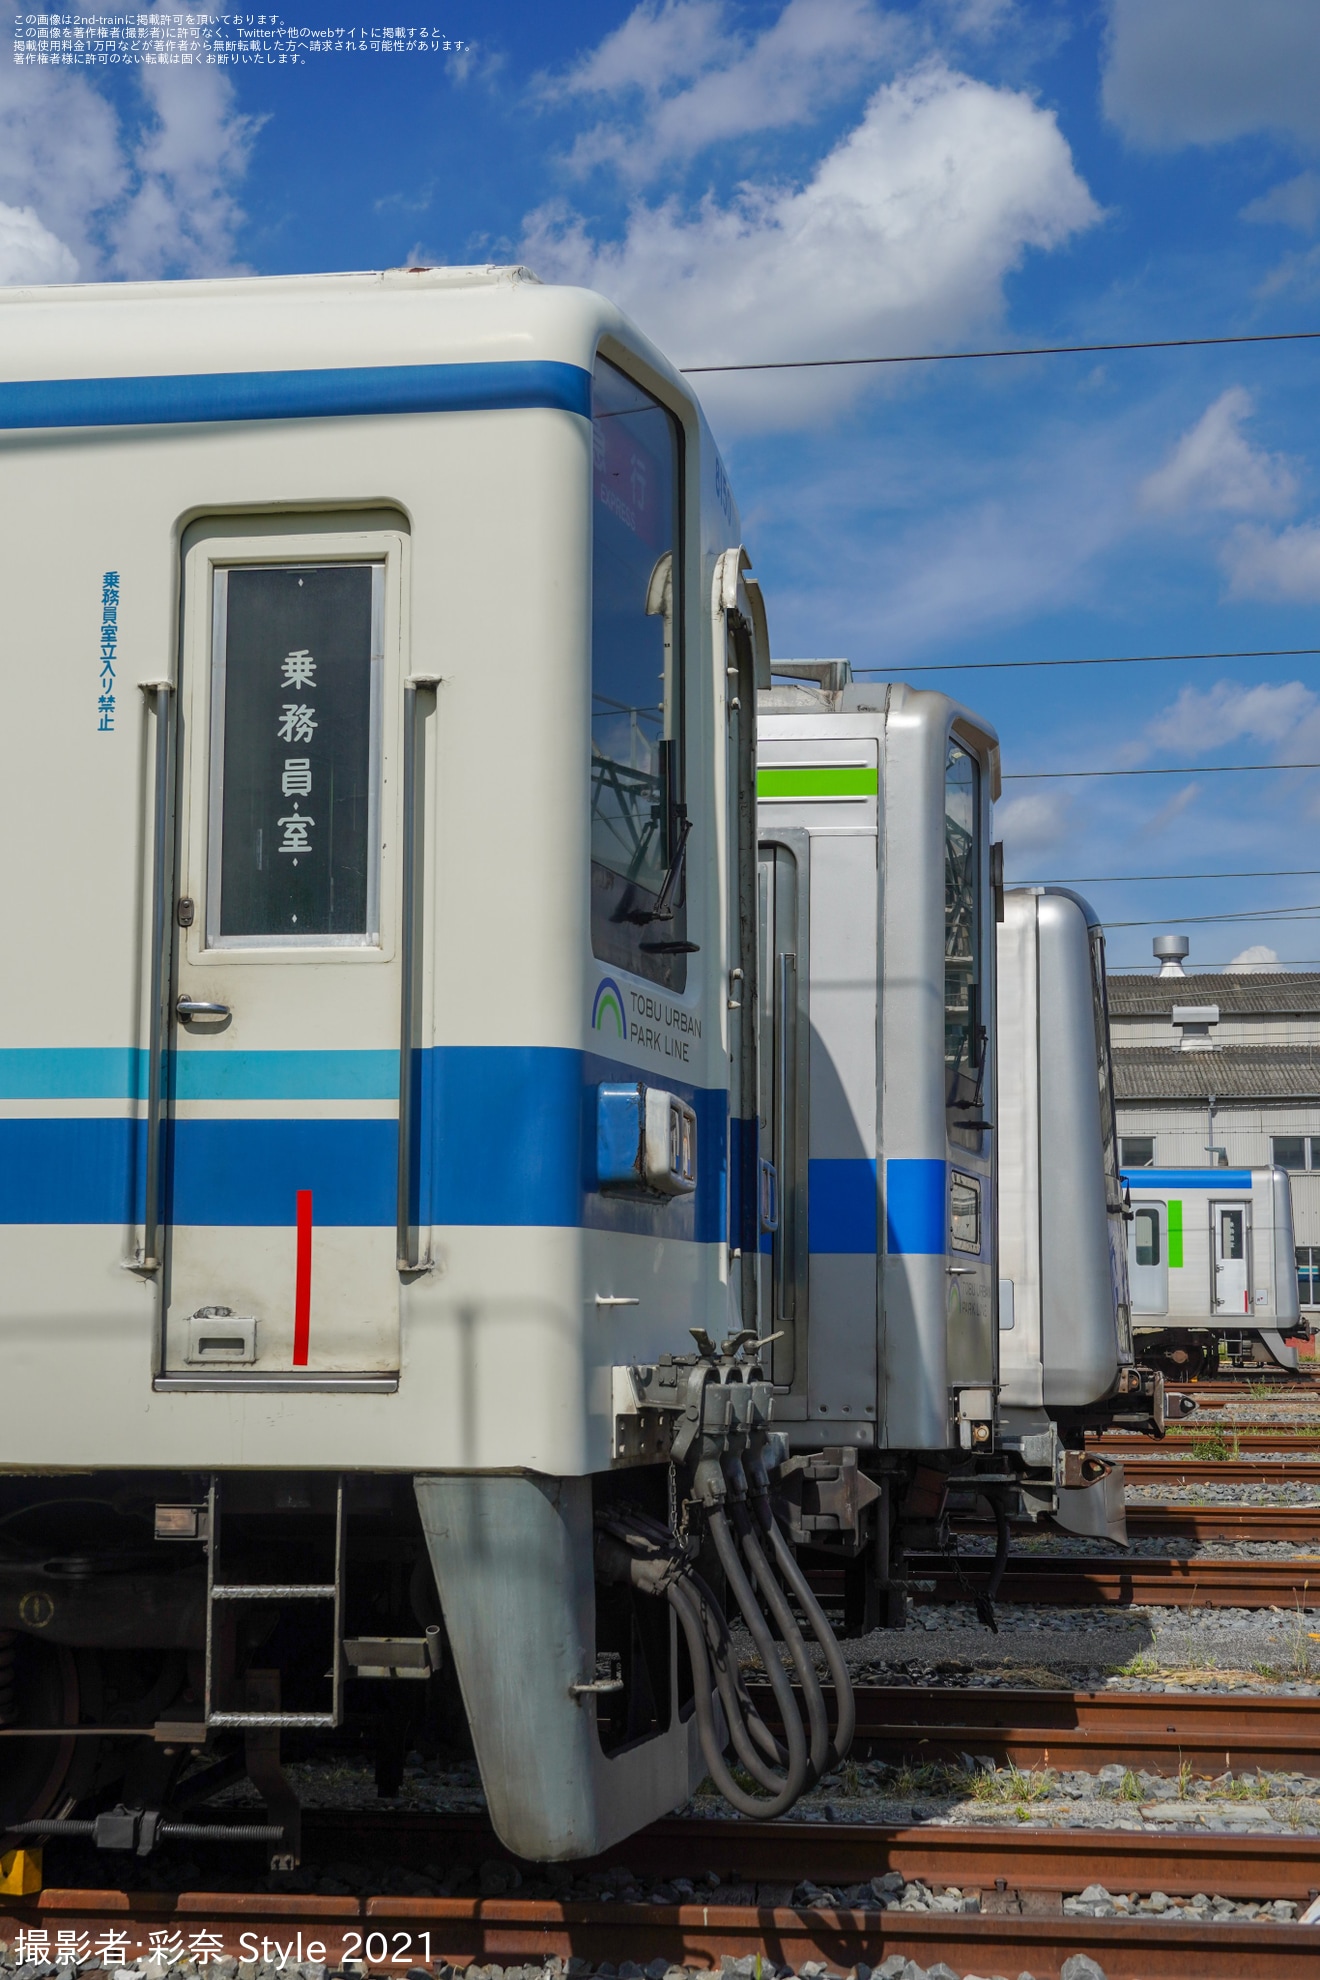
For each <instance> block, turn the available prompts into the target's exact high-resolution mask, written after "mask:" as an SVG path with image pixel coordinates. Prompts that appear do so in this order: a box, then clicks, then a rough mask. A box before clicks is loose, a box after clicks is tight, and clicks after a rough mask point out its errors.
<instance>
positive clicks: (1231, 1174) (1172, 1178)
mask: <svg viewBox="0 0 1320 1980" xmlns="http://www.w3.org/2000/svg"><path fill="white" fill-rule="evenodd" d="M1263 1173H1265V1174H1268V1173H1269V1172H1268V1170H1266V1171H1264V1172H1263ZM1122 1179H1123V1181H1124V1183H1125V1184H1126V1185H1127V1186H1128V1188H1130V1189H1137V1190H1142V1189H1213V1190H1217V1191H1221V1192H1222V1191H1223V1190H1226V1189H1247V1190H1249V1189H1250V1188H1251V1170H1250V1169H1124V1170H1123V1172H1122Z"/></svg>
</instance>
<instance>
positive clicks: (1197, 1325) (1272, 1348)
mask: <svg viewBox="0 0 1320 1980" xmlns="http://www.w3.org/2000/svg"><path fill="white" fill-rule="evenodd" d="M1123 1181H1124V1183H1125V1185H1126V1188H1127V1193H1128V1200H1129V1203H1130V1207H1131V1219H1132V1221H1131V1224H1130V1227H1129V1232H1128V1275H1129V1278H1130V1280H1131V1284H1132V1320H1133V1326H1134V1328H1135V1329H1136V1339H1137V1349H1138V1353H1139V1354H1140V1355H1141V1357H1142V1359H1143V1360H1144V1361H1148V1362H1149V1363H1150V1364H1151V1365H1152V1366H1153V1367H1156V1368H1162V1369H1164V1370H1165V1371H1166V1372H1167V1373H1169V1374H1176V1375H1180V1376H1183V1377H1187V1376H1195V1375H1200V1374H1204V1373H1206V1372H1207V1371H1208V1370H1211V1369H1213V1368H1215V1367H1216V1366H1217V1365H1218V1362H1219V1360H1220V1356H1221V1352H1222V1354H1223V1355H1224V1357H1225V1358H1226V1359H1227V1360H1228V1361H1229V1362H1230V1363H1231V1364H1232V1365H1233V1366H1235V1367H1253V1366H1258V1367H1265V1368H1271V1367H1278V1368H1288V1369H1293V1368H1296V1367H1298V1365H1299V1362H1298V1354H1297V1348H1296V1346H1295V1344H1294V1343H1293V1342H1292V1341H1290V1340H1288V1339H1286V1338H1285V1337H1286V1336H1287V1335H1290V1334H1295V1333H1296V1332H1297V1331H1298V1328H1299V1326H1300V1323H1301V1306H1300V1303H1299V1300H1298V1290H1297V1270H1296V1252H1295V1250H1294V1246H1293V1209H1292V1186H1291V1184H1290V1183H1289V1180H1288V1172H1287V1170H1286V1169H1264V1168H1262V1169H1214V1168H1200V1169H1128V1170H1125V1171H1124V1176H1123Z"/></svg>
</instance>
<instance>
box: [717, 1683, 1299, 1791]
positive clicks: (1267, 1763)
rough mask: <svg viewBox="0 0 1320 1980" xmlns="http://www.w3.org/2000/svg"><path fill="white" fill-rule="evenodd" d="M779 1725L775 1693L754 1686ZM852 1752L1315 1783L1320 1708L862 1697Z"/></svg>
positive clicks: (896, 1689) (1109, 1698) (894, 1691)
mask: <svg viewBox="0 0 1320 1980" xmlns="http://www.w3.org/2000/svg"><path fill="white" fill-rule="evenodd" d="M753 1696H754V1697H755V1698H756V1700H757V1704H758V1706H759V1708H760V1710H761V1711H762V1714H763V1716H764V1717H766V1718H767V1719H769V1718H773V1716H774V1711H773V1705H772V1703H771V1695H770V1692H769V1689H768V1687H764V1686H754V1687H753ZM856 1696H857V1747H858V1750H860V1751H862V1752H864V1753H865V1754H867V1755H869V1756H871V1757H875V1758H883V1759H888V1760H909V1761H928V1760H943V1761H948V1762H951V1763H954V1764H956V1763H957V1762H958V1761H959V1760H960V1759H961V1758H962V1756H963V1755H965V1754H972V1755H975V1756H976V1757H977V1758H980V1757H982V1756H990V1757H993V1759H994V1760H995V1762H996V1764H997V1765H1009V1764H1011V1765H1013V1766H1015V1767H1022V1768H1027V1767H1052V1768H1055V1769H1056V1770H1060V1771H1063V1772H1066V1771H1067V1770H1068V1769H1069V1768H1076V1767H1080V1768H1084V1769H1086V1770H1088V1771H1093V1770H1094V1769H1095V1768H1097V1767H1107V1766H1111V1765H1115V1764H1116V1765H1118V1766H1121V1767H1131V1768H1133V1769H1134V1770H1135V1769H1137V1768H1144V1769H1145V1770H1146V1771H1147V1772H1148V1773H1167V1774H1176V1773H1178V1771H1179V1769H1180V1768H1181V1767H1182V1766H1183V1764H1184V1763H1186V1764H1187V1765H1188V1766H1190V1767H1191V1769H1192V1772H1193V1773H1194V1774H1210V1775H1215V1774H1219V1773H1221V1772H1225V1773H1227V1772H1230V1771H1231V1772H1233V1773H1242V1772H1243V1771H1245V1770H1247V1769H1255V1768H1264V1769H1265V1770H1266V1771H1267V1772H1287V1771H1290V1770H1292V1769H1298V1768H1299V1769H1301V1771H1302V1772H1304V1773H1308V1772H1314V1773H1316V1774H1320V1698H1296V1697H1281V1696H1278V1695H1269V1694H1265V1695H1260V1696H1253V1695H1252V1694H1251V1693H1249V1692H1248V1693H1245V1694H1234V1695H1231V1696H1230V1695H1226V1694H1224V1693H1214V1692H1174V1693H1165V1692H1158V1691H1157V1692H1132V1691H1068V1690H1062V1689H1061V1690H1058V1691H1042V1690H1038V1689H1034V1688H1033V1689H1030V1690H1027V1689H1022V1690H1010V1689H1008V1688H1007V1687H1005V1688H1003V1689H995V1690H981V1689H976V1688H971V1687H969V1688H967V1689H965V1690H964V1689H962V1688H957V1689H955V1688H953V1687H948V1688H935V1687H930V1686H918V1685H876V1684H871V1685H866V1684H864V1685H859V1686H858V1687H857V1692H856Z"/></svg>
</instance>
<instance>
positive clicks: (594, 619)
mask: <svg viewBox="0 0 1320 1980" xmlns="http://www.w3.org/2000/svg"><path fill="white" fill-rule="evenodd" d="M591 418H592V451H593V466H592V503H591V515H592V570H591V946H592V951H593V953H594V954H595V955H597V956H599V957H600V958H601V960H602V961H604V962H610V963H614V964H616V965H617V966H619V967H622V968H624V969H629V970H632V971H634V972H635V973H636V974H637V975H640V976H649V977H651V978H652V979H653V980H654V981H655V982H658V983H663V984H664V985H665V986H666V988H668V989H671V990H681V989H682V988H683V987H684V984H685V982H686V979H687V956H686V954H685V953H684V950H685V936H686V928H685V926H684V923H685V918H686V917H685V909H684V901H685V886H684V882H683V877H682V876H681V875H677V874H676V875H674V876H673V878H672V880H671V879H670V870H671V867H672V866H673V865H674V862H675V856H676V854H677V853H678V852H679V851H680V850H681V848H680V845H679V836H680V832H681V820H682V817H683V803H682V799H683V763H682V734H683V650H682V624H683V613H682V598H681V589H682V561H681V555H680V544H681V531H680V522H679V515H680V485H681V477H680V459H681V454H680V435H679V427H678V422H677V420H676V419H675V418H674V416H673V414H672V413H670V412H667V411H666V410H665V408H664V407H663V406H662V405H661V404H660V403H659V401H658V400H656V399H653V398H652V397H651V395H650V393H649V392H644V391H643V390H642V388H641V386H640V385H635V384H634V383H633V381H632V380H631V379H630V378H627V377H625V376H624V374H623V372H621V371H619V370H618V369H617V368H616V367H615V366H614V365H612V364H610V363H609V362H608V361H607V360H606V359H605V358H599V359H598V360H597V362H596V368H595V371H594V373H593V374H592V386H591ZM662 896H664V898H663V899H662Z"/></svg>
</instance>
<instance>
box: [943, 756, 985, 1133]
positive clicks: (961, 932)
mask: <svg viewBox="0 0 1320 1980" xmlns="http://www.w3.org/2000/svg"><path fill="white" fill-rule="evenodd" d="M980 783H981V770H980V765H979V764H978V763H977V761H976V758H975V757H974V756H972V755H970V754H969V752H968V751H967V749H966V748H965V747H964V746H963V744H962V743H960V742H959V741H958V739H957V737H956V736H951V737H950V738H949V749H948V755H947V757H946V759H945V767H944V1064H945V1069H946V1072H947V1076H948V1087H947V1091H948V1104H949V1107H950V1109H951V1110H952V1120H951V1122H950V1127H951V1129H952V1131H954V1132H955V1133H957V1132H958V1131H959V1129H960V1127H963V1126H964V1125H967V1126H970V1123H971V1121H972V1120H973V1119H974V1118H976V1117H978V1116H979V1112H980V1107H981V1085H982V1080H983V1077H984V1056H985V1054H984V1046H985V1034H984V1031H983V1029H982V1017H981V914H980V893H981V817H980V795H981V793H980ZM972 1132H973V1133H974V1134H975V1136H976V1142H975V1145H976V1146H978V1147H979V1145H980V1132H981V1131H980V1129H979V1128H976V1129H974V1130H972ZM959 1139H962V1135H961V1134H959Z"/></svg>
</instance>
